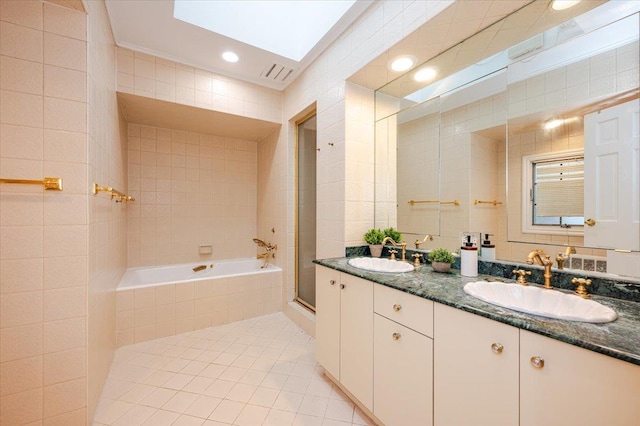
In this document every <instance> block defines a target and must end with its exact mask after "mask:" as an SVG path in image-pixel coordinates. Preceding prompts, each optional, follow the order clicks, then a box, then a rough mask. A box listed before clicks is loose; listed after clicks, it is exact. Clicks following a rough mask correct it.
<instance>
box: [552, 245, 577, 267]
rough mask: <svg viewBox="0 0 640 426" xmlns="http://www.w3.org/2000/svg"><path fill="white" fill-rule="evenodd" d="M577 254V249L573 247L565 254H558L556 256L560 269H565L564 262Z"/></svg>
mask: <svg viewBox="0 0 640 426" xmlns="http://www.w3.org/2000/svg"><path fill="white" fill-rule="evenodd" d="M575 253H576V249H575V247H573V246H568V247H567V249H566V250H565V251H564V253H558V255H557V256H556V262H558V269H564V262H566V260H567V259H569V256H571V255H572V254H575Z"/></svg>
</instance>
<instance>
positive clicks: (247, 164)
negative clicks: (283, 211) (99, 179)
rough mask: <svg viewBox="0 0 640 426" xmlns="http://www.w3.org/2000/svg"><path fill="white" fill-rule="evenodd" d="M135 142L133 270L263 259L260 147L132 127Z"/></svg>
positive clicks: (132, 158) (130, 161)
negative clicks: (259, 250)
mask: <svg viewBox="0 0 640 426" xmlns="http://www.w3.org/2000/svg"><path fill="white" fill-rule="evenodd" d="M128 145H129V153H128V174H129V177H128V179H129V193H130V194H131V195H132V196H133V197H135V198H136V201H135V202H134V203H131V204H129V205H128V206H127V209H128V215H129V230H128V233H127V240H128V256H129V259H128V266H129V267H136V266H155V265H167V264H175V263H187V262H199V261H206V260H220V259H235V258H247V257H252V256H255V254H256V246H255V244H254V243H253V238H255V237H256V236H257V234H256V223H257V217H256V214H257V179H258V178H257V163H258V160H257V143H256V142H253V141H246V140H239V139H231V138H222V137H218V136H212V135H207V134H200V133H192V132H185V131H181V130H172V129H164V128H158V127H151V126H143V125H138V124H132V123H129V125H128ZM200 245H212V246H213V250H212V253H211V254H200V253H199V246H200Z"/></svg>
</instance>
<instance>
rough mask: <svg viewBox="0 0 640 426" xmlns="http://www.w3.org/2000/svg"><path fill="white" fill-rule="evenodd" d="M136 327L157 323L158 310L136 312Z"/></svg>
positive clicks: (144, 309) (145, 309) (152, 308)
mask: <svg viewBox="0 0 640 426" xmlns="http://www.w3.org/2000/svg"><path fill="white" fill-rule="evenodd" d="M134 323H135V327H136V328H138V327H143V326H147V325H152V324H155V323H156V308H155V307H150V308H141V309H136V310H135V311H134Z"/></svg>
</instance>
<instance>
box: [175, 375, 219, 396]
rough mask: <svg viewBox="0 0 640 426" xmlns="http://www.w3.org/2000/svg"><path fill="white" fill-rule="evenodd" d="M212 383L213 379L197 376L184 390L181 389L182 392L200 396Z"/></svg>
mask: <svg viewBox="0 0 640 426" xmlns="http://www.w3.org/2000/svg"><path fill="white" fill-rule="evenodd" d="M214 381H215V379H211V378H208V377H200V376H199V377H196V378H194V379H193V380H192V381H190V382H189V383H188V384H187V385H186V386H185V387H184V388H182V390H184V391H185V392H193V393H197V394H200V395H202V394H204V391H206V390H207V388H208V387H209V386H211V385H212V384H213V382H214Z"/></svg>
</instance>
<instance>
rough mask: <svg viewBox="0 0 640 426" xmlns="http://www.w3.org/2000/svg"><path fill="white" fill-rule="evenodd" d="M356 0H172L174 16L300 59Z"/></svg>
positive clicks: (273, 51)
mask: <svg viewBox="0 0 640 426" xmlns="http://www.w3.org/2000/svg"><path fill="white" fill-rule="evenodd" d="M355 2H356V0H331V1H327V0H305V1H299V0H297V1H296V0H275V1H272V0H261V1H255V0H253V1H245V0H235V1H228V0H216V1H202V0H175V2H174V8H173V16H174V18H176V19H179V20H181V21H184V22H187V23H189V24H192V25H196V26H198V27H201V28H204V29H206V30H209V31H212V32H215V33H218V34H221V35H224V36H226V37H229V38H232V39H235V40H238V41H241V42H243V43H246V44H250V45H252V46H255V47H258V48H260V49H264V50H267V51H269V52H272V53H275V54H277V55H280V56H284V57H285V58H289V59H292V60H294V61H300V60H302V58H304V57H305V55H306V54H307V53H309V51H310V50H311V49H313V47H314V46H315V45H316V44H317V43H318V42H319V41H320V40H321V39H322V37H324V35H325V34H326V33H327V32H328V31H329V30H330V29H331V27H333V25H335V24H336V23H337V22H338V21H339V20H340V18H341V17H342V16H343V15H344V14H345V13H346V12H347V11H348V10H349V9H350V8H351V6H353V4H354V3H355Z"/></svg>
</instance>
